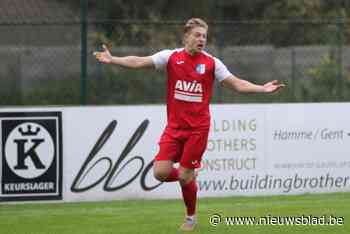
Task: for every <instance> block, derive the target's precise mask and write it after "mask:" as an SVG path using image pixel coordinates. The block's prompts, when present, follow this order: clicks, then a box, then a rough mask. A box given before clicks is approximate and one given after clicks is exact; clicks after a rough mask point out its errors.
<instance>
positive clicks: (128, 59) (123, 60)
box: [94, 45, 154, 68]
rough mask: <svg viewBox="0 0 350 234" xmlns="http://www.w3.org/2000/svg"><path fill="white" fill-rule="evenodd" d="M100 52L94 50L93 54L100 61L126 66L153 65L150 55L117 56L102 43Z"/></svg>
mask: <svg viewBox="0 0 350 234" xmlns="http://www.w3.org/2000/svg"><path fill="white" fill-rule="evenodd" d="M102 47H103V51H102V52H94V56H95V57H96V59H97V60H98V61H100V62H101V63H106V64H115V65H119V66H123V67H128V68H145V67H152V66H154V64H153V60H152V58H151V56H144V57H140V56H125V57H117V56H112V55H111V52H110V51H109V50H108V48H107V47H106V46H105V45H102Z"/></svg>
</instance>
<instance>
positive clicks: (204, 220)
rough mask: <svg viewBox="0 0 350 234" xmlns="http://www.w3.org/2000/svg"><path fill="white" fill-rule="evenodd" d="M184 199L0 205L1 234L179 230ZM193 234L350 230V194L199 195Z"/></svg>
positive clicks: (166, 233)
mask: <svg viewBox="0 0 350 234" xmlns="http://www.w3.org/2000/svg"><path fill="white" fill-rule="evenodd" d="M214 213H218V214H221V215H222V216H223V217H224V216H253V217H261V216H267V215H270V216H284V217H285V216H301V215H305V216H308V215H313V216H322V215H333V216H337V217H344V221H345V224H344V225H341V226H340V225H338V226H321V225H315V226H311V225H309V226H300V225H299V226H297V225H294V226H292V225H283V226H281V225H276V226H273V225H265V226H256V225H235V226H226V225H224V224H222V223H221V224H219V225H218V226H216V227H213V226H210V224H209V221H208V220H209V217H210V215H212V214H214ZM183 214H184V207H183V204H182V201H181V200H151V201H149V200H141V201H135V200H130V201H111V202H86V203H59V204H38V203H36V204H9V205H8V204H0V233H1V234H68V233H69V234H100V233H101V234H102V233H103V234H109V233H110V234H112V233H113V234H114V233H117V234H123V233H132V234H137V233H145V234H147V233H152V234H163V233H164V234H171V233H180V232H179V231H178V226H179V224H180V223H181V221H182V219H183ZM198 218H199V225H198V228H197V230H196V231H195V232H194V233H213V232H216V233H220V234H221V233H222V234H224V233H237V234H240V233H259V234H261V233H268V234H274V233H276V234H277V233H278V234H280V233H281V232H283V234H287V233H315V234H316V233H317V234H319V233H325V234H326V233H327V234H328V233H331V234H336V233H344V234H345V233H350V225H349V222H350V221H349V220H350V193H334V194H320V195H299V196H271V197H229V198H205V199H203V198H202V199H199V205H198Z"/></svg>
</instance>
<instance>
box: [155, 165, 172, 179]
mask: <svg viewBox="0 0 350 234" xmlns="http://www.w3.org/2000/svg"><path fill="white" fill-rule="evenodd" d="M169 173H170V172H168V171H166V170H159V169H158V170H157V169H156V168H155V169H154V170H153V175H154V178H156V179H157V180H159V181H161V182H164V181H165V180H166V179H167V178H168V176H169Z"/></svg>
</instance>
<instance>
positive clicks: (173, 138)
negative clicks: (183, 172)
mask: <svg viewBox="0 0 350 234" xmlns="http://www.w3.org/2000/svg"><path fill="white" fill-rule="evenodd" d="M208 133H209V130H178V129H172V128H169V127H167V128H165V130H164V132H163V134H162V136H161V138H160V141H159V152H158V154H157V155H156V157H155V161H161V160H171V161H173V162H179V163H180V165H181V166H182V167H185V168H188V169H194V168H199V167H200V166H201V160H202V156H203V153H204V151H205V149H206V147H207V143H208Z"/></svg>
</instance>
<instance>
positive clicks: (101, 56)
mask: <svg viewBox="0 0 350 234" xmlns="http://www.w3.org/2000/svg"><path fill="white" fill-rule="evenodd" d="M102 47H103V52H97V51H96V52H94V56H95V57H96V59H97V60H98V61H99V62H101V63H107V64H109V63H111V62H112V58H113V57H112V55H111V53H110V52H109V50H108V48H107V46H106V45H102Z"/></svg>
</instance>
